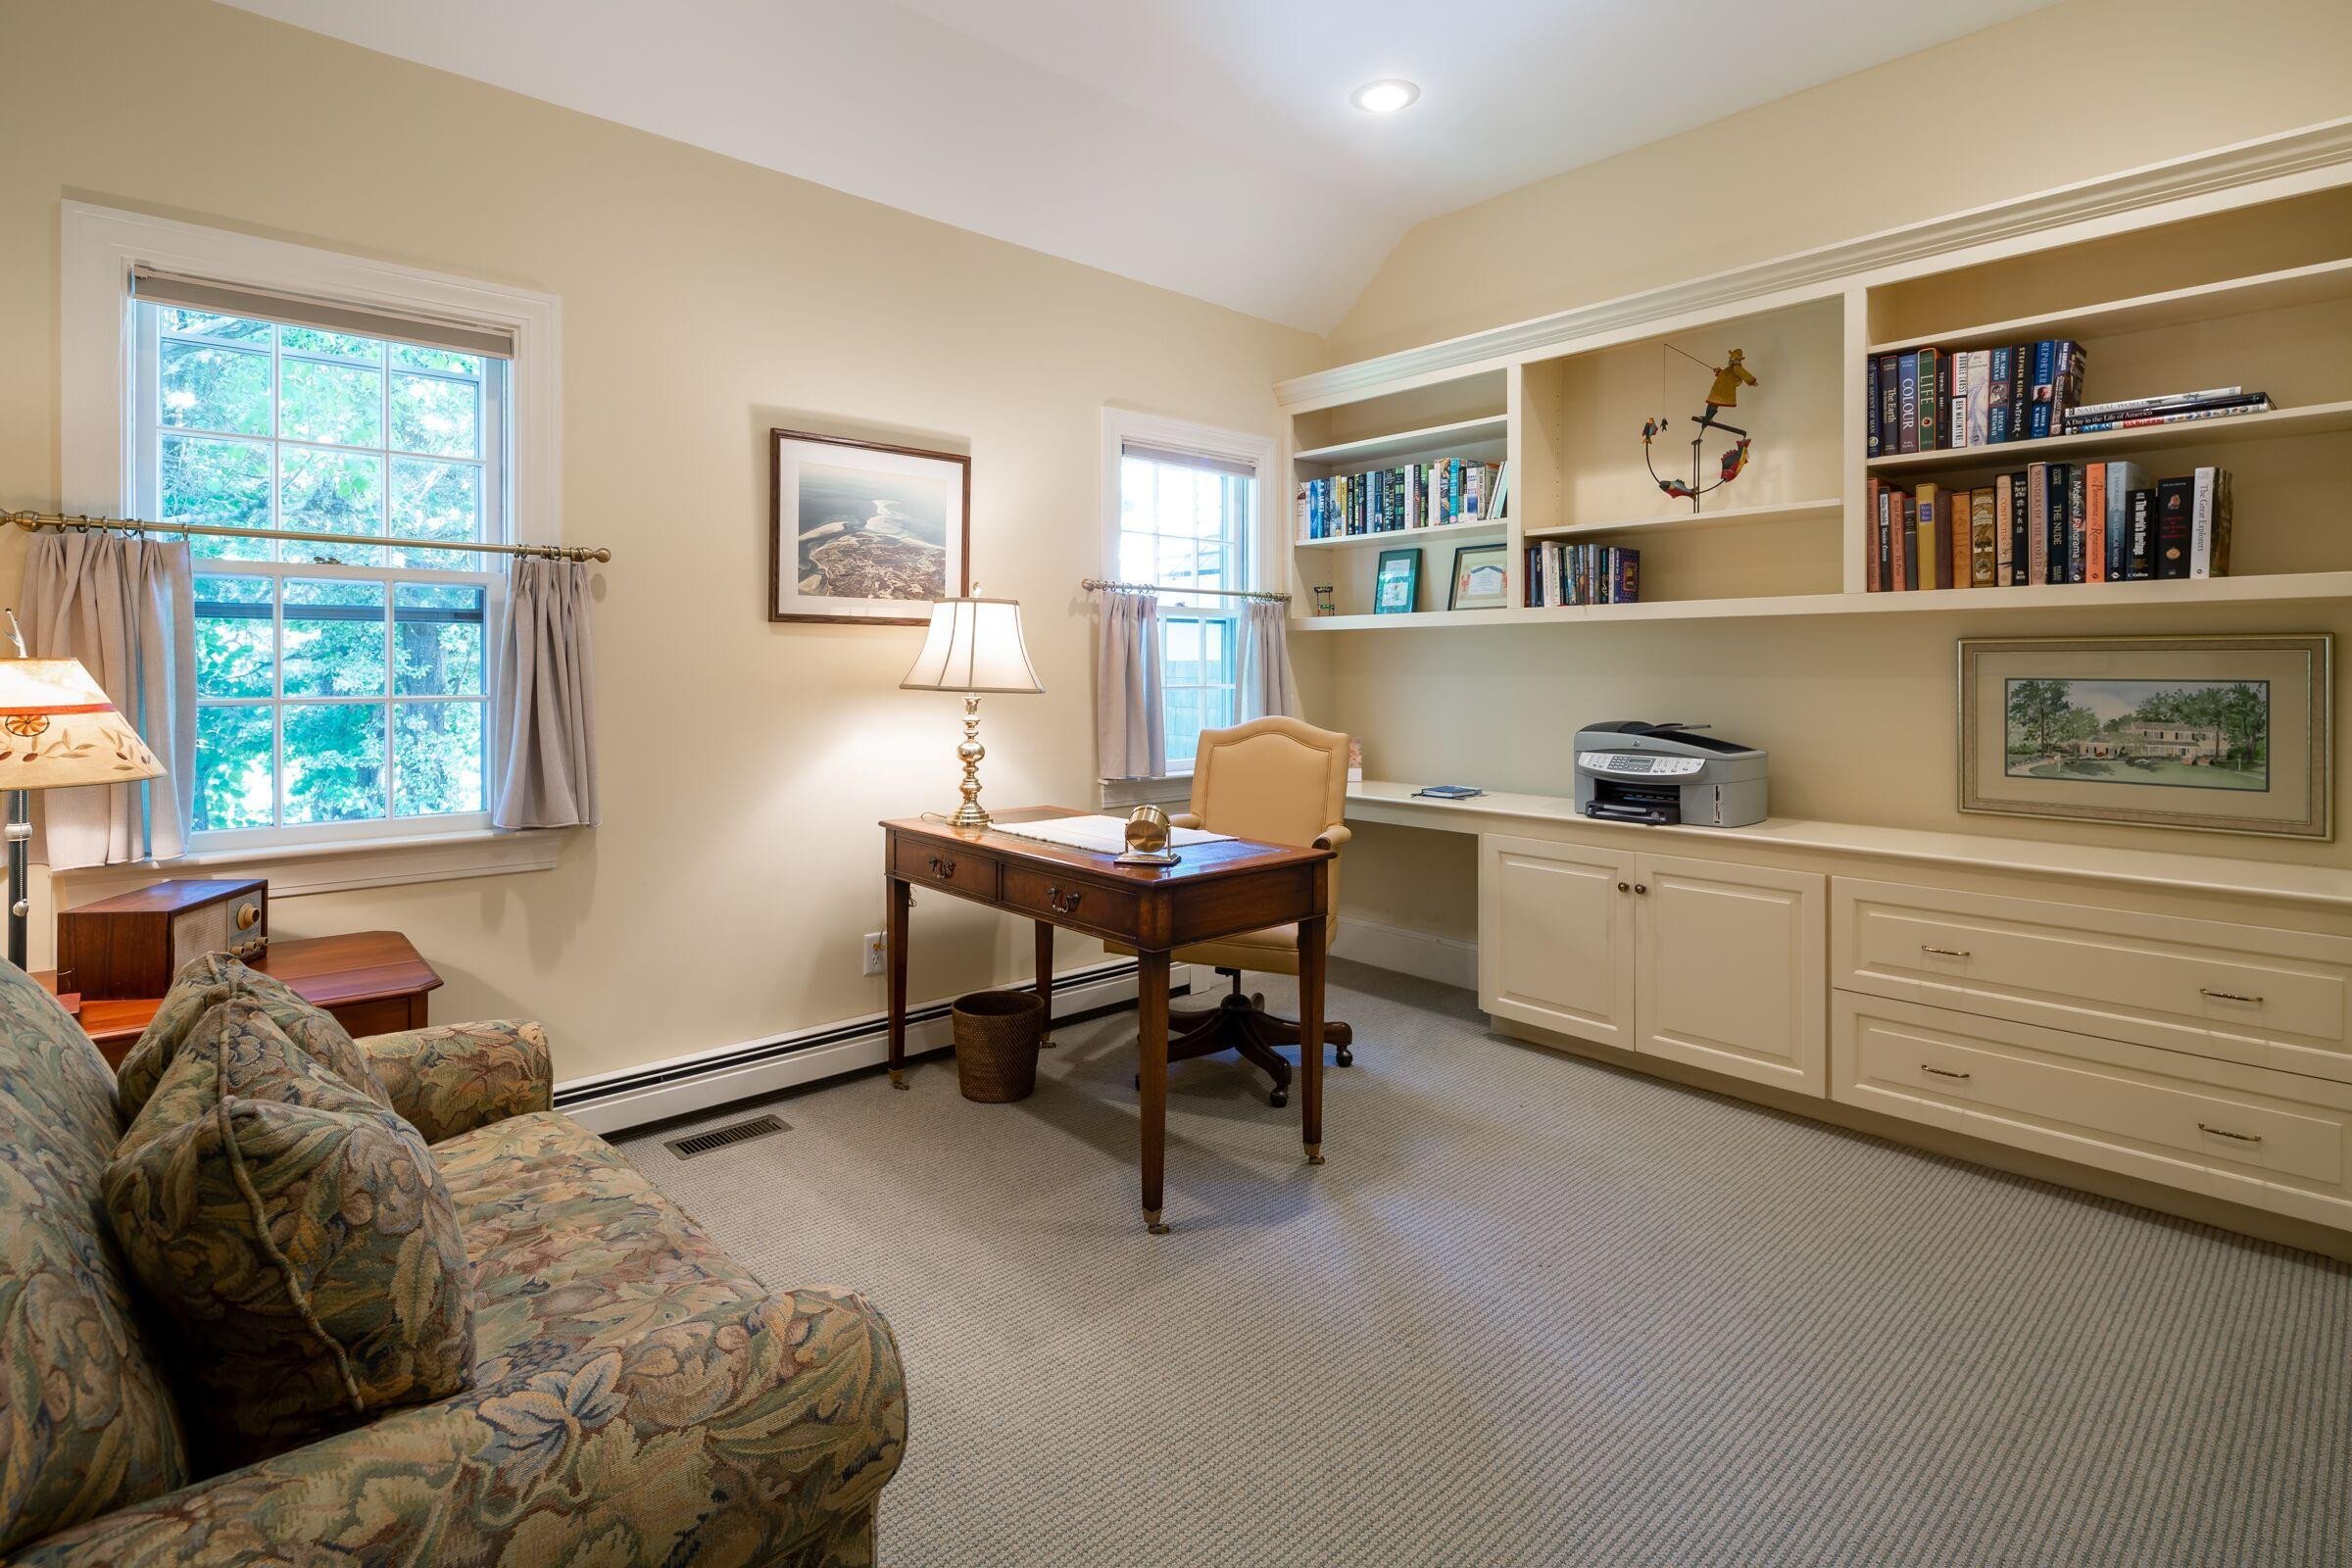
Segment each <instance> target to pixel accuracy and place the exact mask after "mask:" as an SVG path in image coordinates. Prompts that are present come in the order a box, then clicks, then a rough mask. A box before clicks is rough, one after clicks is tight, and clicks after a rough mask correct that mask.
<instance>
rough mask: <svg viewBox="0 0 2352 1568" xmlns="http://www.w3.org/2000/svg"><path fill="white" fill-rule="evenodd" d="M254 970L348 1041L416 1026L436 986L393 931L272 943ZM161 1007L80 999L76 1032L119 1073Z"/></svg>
mask: <svg viewBox="0 0 2352 1568" xmlns="http://www.w3.org/2000/svg"><path fill="white" fill-rule="evenodd" d="M253 967H254V968H256V969H259V970H260V971H261V972H262V973H264V974H268V975H275V976H276V977H277V978H278V979H280V980H283V981H284V982H285V983H286V984H287V985H289V986H291V987H293V988H294V992H295V994H296V995H298V996H300V997H301V998H302V999H303V1000H304V1001H305V1002H309V1003H312V1004H314V1005H318V1006H320V1007H324V1008H325V1009H326V1010H327V1011H328V1012H331V1013H333V1014H334V1015H335V1019H336V1021H337V1022H339V1023H341V1024H342V1025H343V1027H344V1028H345V1029H347V1030H349V1031H350V1032H351V1033H352V1034H353V1035H354V1036H355V1037H356V1036H359V1035H381V1034H390V1033H392V1032H393V1031H395V1030H400V1029H421V1028H423V1027H424V1021H425V997H426V995H427V994H428V993H430V992H432V991H434V990H436V989H437V988H438V987H439V986H440V984H441V976H440V975H439V974H438V973H437V972H436V971H435V970H434V968H433V966H432V965H431V964H429V963H427V962H425V961H424V959H423V958H422V957H420V956H417V949H416V947H415V946H414V945H412V944H411V943H410V941H409V939H408V938H407V937H405V936H403V935H401V934H400V933H399V932H397V931H353V932H349V933H346V934H345V935H342V936H335V937H296V938H292V939H290V940H286V941H280V942H272V943H270V951H269V952H268V953H265V954H263V955H262V956H260V957H259V958H256V959H255V960H254V961H253ZM33 978H34V979H35V980H37V981H39V982H40V983H41V984H42V985H43V986H45V987H47V988H48V989H49V990H51V991H55V990H56V989H57V971H56V970H54V969H43V970H41V971H39V972H38V973H36V974H35V975H34V976H33ZM162 1005H164V999H163V998H161V997H127V998H123V999H120V1000H116V1001H111V1002H91V1001H87V1000H85V1001H84V1002H83V1003H82V1005H81V1014H80V1018H79V1022H80V1024H81V1031H82V1033H83V1034H86V1035H88V1036H89V1037H90V1038H91V1039H92V1040H95V1041H96V1042H97V1043H98V1050H99V1053H100V1054H102V1055H104V1056H105V1057H106V1059H107V1064H108V1065H109V1066H116V1067H119V1066H121V1065H122V1064H123V1056H125V1055H126V1054H129V1051H130V1048H131V1047H132V1046H134V1045H136V1044H137V1043H138V1039H139V1036H140V1035H141V1034H142V1033H143V1032H144V1031H145V1030H146V1028H147V1024H148V1020H150V1019H152V1018H153V1017H154V1016H155V1009H156V1008H158V1007H160V1006H162Z"/></svg>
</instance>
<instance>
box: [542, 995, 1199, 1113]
mask: <svg viewBox="0 0 2352 1568" xmlns="http://www.w3.org/2000/svg"><path fill="white" fill-rule="evenodd" d="M1135 974H1136V964H1135V960H1134V959H1133V958H1126V959H1121V960H1118V961H1115V962H1110V963H1101V964H1094V965H1091V966H1089V967H1087V968H1084V969H1074V970H1069V971H1066V972H1063V973H1058V974H1056V975H1055V976H1054V1021H1055V1022H1056V1023H1071V1022H1074V1021H1076V1020H1077V1019H1080V1018H1084V1017H1090V1016H1092V1015H1094V1014H1095V1013H1098V1012H1105V1011H1109V1010H1110V1009H1112V1008H1114V1007H1121V1006H1125V1005H1127V1004H1128V1003H1129V1002H1131V1001H1133V999H1134V996H1135ZM1113 988H1116V989H1117V990H1118V991H1120V992H1123V993H1124V994H1123V995H1106V994H1105V993H1106V992H1109V991H1111V990H1112V989H1113ZM1189 989H1190V988H1189V986H1185V985H1179V986H1177V987H1176V988H1175V991H1176V993H1177V994H1178V995H1182V994H1184V993H1185V992H1186V991H1187V990H1189ZM953 1005H954V1002H953V999H950V1000H948V1001H943V1002H933V1003H927V1004H925V1005H921V1006H910V1007H908V1008H907V1056H908V1057H909V1058H912V1057H917V1056H924V1055H930V1054H934V1053H937V1052H941V1051H945V1050H947V1049H949V1048H950V1046H951V1045H952V1044H953V1042H952V1041H951V1040H950V1039H949V1038H948V1031H949V1017H948V1015H949V1011H950V1008H951V1007H952V1006H953ZM889 1037H890V1032H889V1025H888V1022H887V1020H886V1019H883V1018H879V1017H866V1018H853V1019H851V1020H849V1021H848V1022H845V1023H837V1024H823V1025H819V1026H818V1027H816V1028H813V1029H807V1030H803V1031H801V1032H799V1033H797V1034H786V1035H776V1036H773V1037H772V1038H770V1039H766V1040H755V1041H747V1042H746V1043H744V1044H742V1045H738V1046H722V1047H720V1048H718V1049H717V1050H714V1051H711V1052H706V1053H704V1054H699V1055H690V1056H678V1057H674V1058H672V1059H671V1060H668V1061H663V1062H658V1063H656V1064H655V1065H653V1066H650V1067H641V1068H634V1069H626V1070H623V1071H620V1072H615V1073H607V1074H603V1075H600V1076H597V1077H593V1078H579V1079H573V1080H572V1081H570V1082H568V1083H560V1084H558V1085H556V1091H555V1105H556V1108H557V1109H558V1110H561V1111H564V1113H566V1114H567V1115H570V1116H572V1117H574V1118H575V1119H577V1120H579V1121H581V1122H583V1123H585V1124H586V1125H587V1126H588V1127H590V1128H591V1129H593V1130H595V1131H597V1132H600V1133H610V1132H617V1131H620V1130H622V1129H624V1128H631V1127H641V1126H644V1125H646V1124H648V1123H651V1122H656V1121H662V1120H666V1119H668V1118H670V1117H673V1116H683V1115H691V1114H698V1113H701V1112H704V1111H708V1110H711V1109H713V1108H715V1107H717V1106H720V1105H724V1104H727V1103H731V1102H733V1101H737V1100H748V1099H751V1098H753V1097H755V1096H758V1095H763V1094H770V1093H773V1092H774V1091H776V1090H779V1089H788V1088H791V1087H794V1086H795V1085H798V1084H804V1083H809V1082H813V1081H814V1080H816V1079H819V1078H829V1077H833V1076H835V1075H837V1074H840V1073H846V1072H855V1071H858V1070H859V1069H861V1068H865V1067H870V1066H873V1065H876V1064H878V1063H880V1062H881V1061H883V1060H884V1059H885V1058H886V1056H887V1054H888V1053H889Z"/></svg>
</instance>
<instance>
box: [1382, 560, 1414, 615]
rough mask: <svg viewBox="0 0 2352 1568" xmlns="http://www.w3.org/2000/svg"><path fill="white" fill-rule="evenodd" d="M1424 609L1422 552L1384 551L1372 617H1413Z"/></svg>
mask: <svg viewBox="0 0 2352 1568" xmlns="http://www.w3.org/2000/svg"><path fill="white" fill-rule="evenodd" d="M1420 608H1421V552H1420V551H1418V550H1383V551H1382V552H1381V553H1380V569H1379V570H1378V571H1377V572H1376V573H1375V574H1374V575H1373V578H1372V613H1374V614H1375V615H1409V614H1411V613H1413V612H1414V611H1416V610H1418V609H1420Z"/></svg>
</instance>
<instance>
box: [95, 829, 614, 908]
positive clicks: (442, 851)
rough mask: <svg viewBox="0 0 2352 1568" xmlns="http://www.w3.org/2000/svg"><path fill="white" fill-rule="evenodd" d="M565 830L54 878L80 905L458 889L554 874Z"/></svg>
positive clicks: (333, 847)
mask: <svg viewBox="0 0 2352 1568" xmlns="http://www.w3.org/2000/svg"><path fill="white" fill-rule="evenodd" d="M568 831H570V830H569V829H566V828H530V829H523V830H520V831H515V832H502V831H500V830H499V829H497V828H482V829H478V830H476V831H472V832H466V833H439V834H433V835H429V836H424V837H418V838H413V839H353V840H348V841H345V842H343V843H328V844H290V845H282V846H277V847H273V848H270V849H254V850H207V851H202V852H200V853H198V854H194V855H184V856H182V857H180V858H178V859H176V860H140V861H135V862H132V863H129V864H124V865H92V866H84V867H82V868H81V869H79V870H73V871H59V872H55V873H53V880H54V881H56V882H57V883H58V884H59V885H61V886H62V887H66V888H71V889H72V890H73V898H74V901H75V902H76V903H87V902H88V901H90V900H92V899H104V898H111V897H113V896H114V895H115V894H118V893H128V892H131V891H133V890H135V889H138V888H143V887H146V886H148V885H149V884H151V883H153V882H155V881H157V880H159V879H161V878H165V877H174V876H186V875H190V874H203V875H208V876H220V875H224V874H227V873H230V872H235V871H247V870H249V871H251V872H253V874H255V875H257V876H266V877H268V878H269V879H270V897H271V898H276V899H292V898H301V897H303V896H304V895H306V894H313V893H343V892H348V891H350V890H352V889H354V888H384V887H397V886H400V885H402V884H404V883H411V882H454V881H459V880H462V879H464V878H466V877H476V876H512V875H515V874H517V873H520V872H524V871H548V870H553V869H554V868H555V864H556V860H557V859H558V858H559V857H560V856H561V855H562V854H563V851H564V834H565V833H566V832H568Z"/></svg>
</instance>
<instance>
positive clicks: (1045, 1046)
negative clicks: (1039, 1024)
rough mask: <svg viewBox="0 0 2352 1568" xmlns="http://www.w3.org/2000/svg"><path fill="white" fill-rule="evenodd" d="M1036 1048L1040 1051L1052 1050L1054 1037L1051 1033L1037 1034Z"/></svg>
mask: <svg viewBox="0 0 2352 1568" xmlns="http://www.w3.org/2000/svg"><path fill="white" fill-rule="evenodd" d="M1037 1049H1038V1050H1040V1051H1052V1050H1053V1049H1054V1037H1053V1036H1052V1035H1040V1036H1038V1040H1037Z"/></svg>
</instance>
